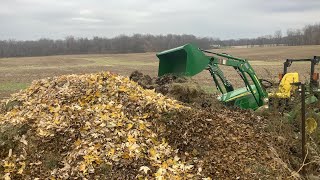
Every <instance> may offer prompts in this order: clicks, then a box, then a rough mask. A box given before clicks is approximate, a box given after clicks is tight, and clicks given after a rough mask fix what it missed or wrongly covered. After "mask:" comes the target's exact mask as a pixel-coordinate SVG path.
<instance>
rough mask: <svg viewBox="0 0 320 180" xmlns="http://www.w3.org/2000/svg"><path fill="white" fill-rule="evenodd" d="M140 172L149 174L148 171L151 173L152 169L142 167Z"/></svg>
mask: <svg viewBox="0 0 320 180" xmlns="http://www.w3.org/2000/svg"><path fill="white" fill-rule="evenodd" d="M139 171H143V172H144V173H145V174H148V171H150V168H149V167H148V166H141V167H140V169H139Z"/></svg>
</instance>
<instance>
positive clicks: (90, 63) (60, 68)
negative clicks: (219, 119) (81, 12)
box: [0, 46, 320, 99]
mask: <svg viewBox="0 0 320 180" xmlns="http://www.w3.org/2000/svg"><path fill="white" fill-rule="evenodd" d="M214 51H216V52H225V53H228V54H232V55H234V56H238V57H242V58H246V59H249V60H250V63H251V65H252V66H253V68H254V69H255V70H256V72H257V74H258V76H259V77H260V78H264V79H275V78H276V77H277V75H278V73H279V72H281V71H282V63H283V61H284V60H285V59H286V58H311V57H312V56H314V55H320V46H296V47H283V46H282V47H254V48H229V49H219V50H214ZM155 54H156V53H141V54H102V55H100V54H99V55H96V54H90V55H62V56H46V57H21V58H2V59H0V75H1V76H0V97H1V99H3V98H6V97H9V95H10V94H11V93H14V92H17V91H19V90H20V89H24V88H26V87H27V86H28V85H29V84H30V83H31V82H32V81H33V80H35V79H40V78H45V77H51V76H57V75H62V74H74V73H76V74H83V73H93V72H99V71H111V72H115V73H118V74H121V75H125V76H128V75H130V73H131V72H132V71H134V70H139V71H141V72H143V73H145V74H149V75H151V76H156V75H157V68H158V59H157V57H156V56H155ZM223 70H224V71H225V74H226V76H227V77H228V78H229V79H230V80H231V82H232V83H234V84H236V86H238V87H239V86H242V85H243V84H242V82H241V81H237V79H238V78H239V77H238V75H237V73H236V72H235V71H234V70H233V69H232V68H230V67H223ZM290 70H291V71H298V72H301V76H302V77H307V76H308V72H309V71H310V68H309V64H308V63H299V64H293V65H292V67H291V68H290ZM316 70H317V71H318V72H320V71H319V70H320V68H319V67H317V69H316ZM194 79H196V80H197V81H199V82H202V83H203V86H204V88H205V89H206V90H208V91H210V87H211V84H212V79H211V77H210V74H209V73H208V72H206V71H204V72H202V73H200V74H198V75H196V76H195V77H194ZM212 88H214V87H213V86H212Z"/></svg>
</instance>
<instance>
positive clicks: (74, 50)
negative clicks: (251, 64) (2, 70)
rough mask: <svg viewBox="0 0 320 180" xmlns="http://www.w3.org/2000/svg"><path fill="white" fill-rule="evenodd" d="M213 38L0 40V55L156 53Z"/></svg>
mask: <svg viewBox="0 0 320 180" xmlns="http://www.w3.org/2000/svg"><path fill="white" fill-rule="evenodd" d="M213 41H214V40H213V39H212V38H199V37H196V36H193V35H173V34H168V35H142V34H135V35H133V36H126V35H120V36H117V37H114V38H101V37H94V38H92V39H88V38H75V37H73V36H69V37H66V38H65V39H64V40H51V39H40V40H37V41H15V40H5V41H0V57H19V56H47V55H64V54H95V53H142V52H157V51H162V50H165V49H170V48H174V47H177V46H180V45H183V44H186V43H190V42H192V43H195V44H197V45H198V46H200V47H201V48H204V49H208V48H210V45H211V44H212V42H213Z"/></svg>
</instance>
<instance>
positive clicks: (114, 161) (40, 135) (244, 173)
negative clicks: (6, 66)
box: [0, 72, 293, 179]
mask: <svg viewBox="0 0 320 180" xmlns="http://www.w3.org/2000/svg"><path fill="white" fill-rule="evenodd" d="M167 81H168V80H165V82H167ZM264 126H265V123H264V122H263V119H259V118H258V117H255V116H254V115H252V114H251V113H249V112H247V111H239V110H230V109H226V108H223V107H221V108H219V109H218V108H213V107H210V108H200V107H198V106H192V104H183V103H181V102H179V101H176V100H172V99H170V98H167V97H165V96H163V95H162V94H160V93H156V92H155V91H154V90H148V89H143V88H142V87H141V86H140V85H138V83H136V82H133V81H131V80H129V78H126V77H122V76H118V75H115V74H111V73H109V72H103V73H97V74H86V75H67V76H60V77H54V78H47V79H42V80H38V81H35V82H33V84H32V85H31V86H30V87H29V88H28V89H26V90H24V91H21V92H20V93H17V94H14V95H13V96H12V98H10V99H9V100H6V102H5V103H4V104H3V111H2V114H1V115H0V159H1V161H0V176H2V178H5V179H34V178H41V179H48V178H51V179H73V178H86V179H137V178H138V179H145V178H147V179H210V178H213V179H258V178H265V179H274V177H278V178H284V179H289V178H290V177H291V178H293V176H291V173H292V172H291V170H290V167H287V165H286V163H285V162H283V161H282V160H281V157H279V155H277V151H276V150H275V149H274V148H273V145H274V139H273V136H271V135H269V134H268V133H265V132H264V131H263V130H264Z"/></svg>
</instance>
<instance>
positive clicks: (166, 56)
mask: <svg viewBox="0 0 320 180" xmlns="http://www.w3.org/2000/svg"><path fill="white" fill-rule="evenodd" d="M205 53H210V54H212V56H208V55H206V54H205ZM157 57H158V58H159V60H160V61H159V71H158V76H162V75H165V74H175V75H183V76H194V75H196V74H198V73H200V72H201V71H203V70H205V69H207V70H209V72H210V74H211V76H212V78H213V81H214V83H215V85H216V88H217V89H218V91H220V92H221V96H220V97H219V99H220V101H222V102H224V103H225V104H228V105H234V106H238V107H240V108H242V109H254V110H255V109H257V108H259V107H261V106H263V105H265V103H266V98H267V96H268V94H267V92H266V91H265V89H264V88H263V87H262V85H261V82H260V80H259V79H258V78H257V76H256V74H255V72H254V70H253V68H252V67H251V65H250V64H249V62H248V61H247V60H245V59H241V58H236V57H233V56H230V55H228V54H222V53H213V52H209V51H205V50H201V49H200V48H198V47H196V46H195V45H192V44H186V45H184V46H180V47H177V48H174V49H170V50H166V51H163V52H161V53H158V54H157ZM220 65H223V66H231V67H233V68H234V69H235V70H236V71H237V72H238V74H239V75H240V77H241V79H242V80H243V82H244V84H245V87H244V88H240V89H236V90H234V88H233V86H232V85H231V83H230V82H229V81H228V80H227V78H226V77H225V76H224V74H223V72H222V70H221V69H220V68H219V66H220Z"/></svg>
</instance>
